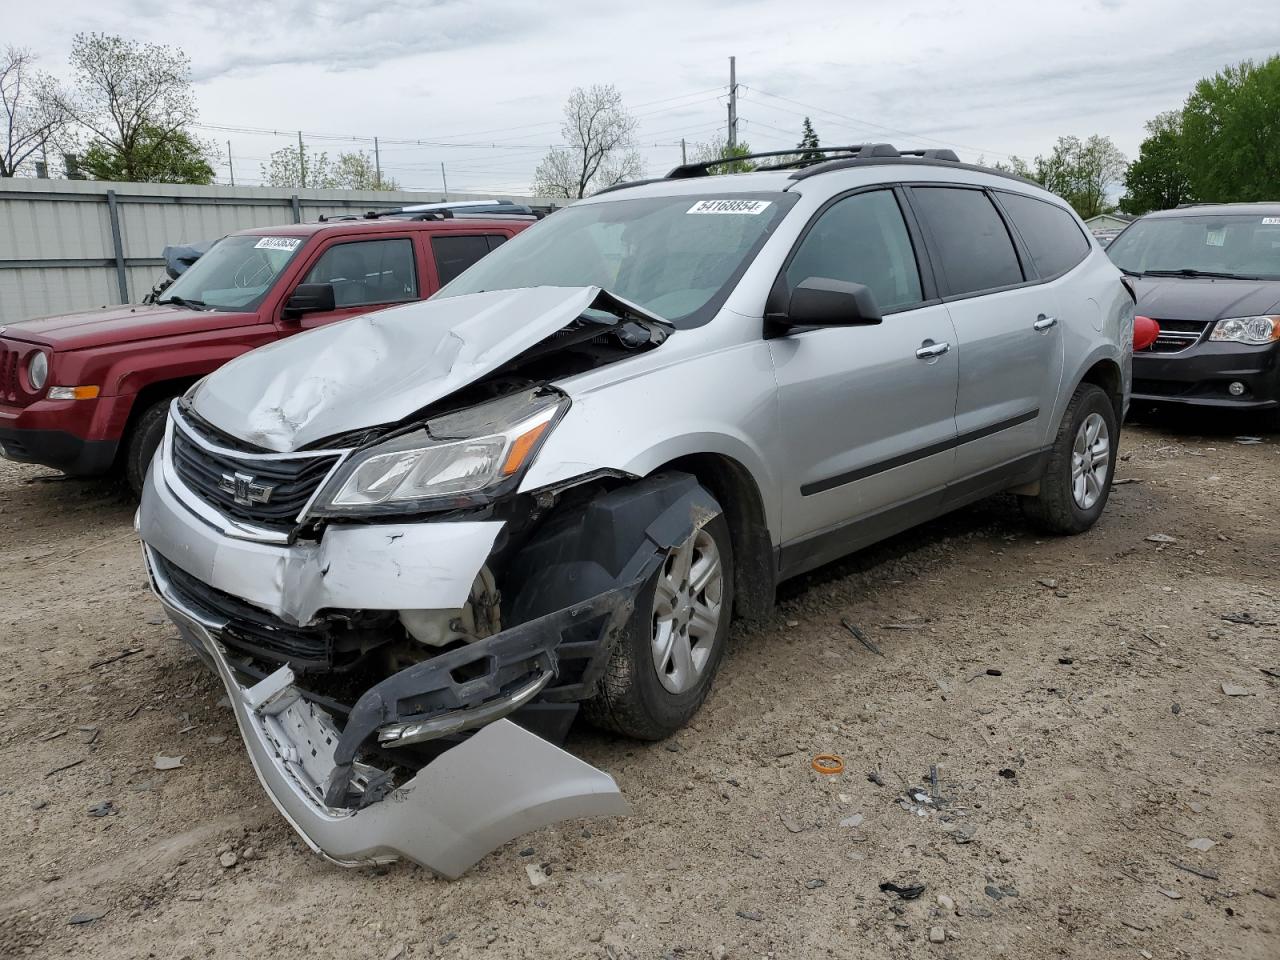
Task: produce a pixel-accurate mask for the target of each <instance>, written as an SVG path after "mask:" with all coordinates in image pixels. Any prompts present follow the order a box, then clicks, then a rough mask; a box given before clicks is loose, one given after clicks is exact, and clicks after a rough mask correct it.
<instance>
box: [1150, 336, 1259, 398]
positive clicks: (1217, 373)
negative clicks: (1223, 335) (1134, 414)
mask: <svg viewBox="0 0 1280 960" xmlns="http://www.w3.org/2000/svg"><path fill="white" fill-rule="evenodd" d="M1232 383H1240V384H1243V386H1244V393H1242V394H1240V395H1239V396H1233V395H1232V394H1231V392H1230V391H1229V390H1228V387H1229V386H1230V385H1231V384H1232ZM1133 399H1134V400H1136V401H1138V402H1140V403H1162V404H1163V403H1172V404H1184V405H1188V406H1198V407H1219V408H1224V409H1234V410H1272V409H1276V408H1277V407H1280V343H1275V344H1271V345H1268V346H1248V345H1246V344H1237V343H1225V342H1205V343H1198V344H1196V345H1195V346H1192V347H1190V348H1188V349H1187V350H1183V351H1182V352H1181V353H1174V354H1159V353H1146V352H1143V351H1139V352H1138V353H1135V354H1134V355H1133Z"/></svg>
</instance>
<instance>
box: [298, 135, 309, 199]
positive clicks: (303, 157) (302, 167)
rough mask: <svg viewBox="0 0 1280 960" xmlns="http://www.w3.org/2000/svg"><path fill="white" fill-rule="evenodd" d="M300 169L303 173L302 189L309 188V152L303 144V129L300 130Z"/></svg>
mask: <svg viewBox="0 0 1280 960" xmlns="http://www.w3.org/2000/svg"><path fill="white" fill-rule="evenodd" d="M298 169H299V170H300V171H301V174H302V189H303V190H305V189H307V154H306V147H304V146H303V145H302V131H301V130H299V131H298Z"/></svg>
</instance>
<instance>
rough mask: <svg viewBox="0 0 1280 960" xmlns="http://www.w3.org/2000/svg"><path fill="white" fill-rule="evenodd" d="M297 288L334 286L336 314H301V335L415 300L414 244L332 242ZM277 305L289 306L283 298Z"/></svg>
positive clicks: (400, 240) (394, 239)
mask: <svg viewBox="0 0 1280 960" xmlns="http://www.w3.org/2000/svg"><path fill="white" fill-rule="evenodd" d="M298 283H328V284H332V285H333V298H334V302H335V303H336V305H337V309H335V310H332V311H323V312H316V313H307V314H303V315H302V316H301V317H300V318H299V326H300V327H301V328H302V329H304V330H309V329H311V328H313V327H319V326H323V325H325V324H327V323H335V322H337V321H338V320H345V319H347V318H348V317H354V316H356V315H358V314H361V313H368V312H369V311H370V310H380V309H382V308H383V307H392V306H395V305H396V304H398V303H408V302H409V301H411V300H418V299H420V295H419V290H420V289H421V283H420V280H419V277H418V264H417V257H416V255H415V249H414V243H413V238H412V237H411V236H409V235H407V234H406V235H405V236H394V235H393V236H389V237H388V236H383V235H381V234H379V235H378V236H377V237H376V238H374V239H352V238H335V239H334V240H332V241H330V242H329V243H328V244H327V245H326V246H325V247H324V248H323V249H322V250H321V251H320V254H319V256H317V257H316V259H315V261H314V262H313V263H312V264H311V265H310V266H309V267H307V268H306V269H305V272H304V273H303V275H302V279H301V280H299V281H298ZM282 302H286V303H287V302H288V296H286V297H285V298H284V300H283V301H282Z"/></svg>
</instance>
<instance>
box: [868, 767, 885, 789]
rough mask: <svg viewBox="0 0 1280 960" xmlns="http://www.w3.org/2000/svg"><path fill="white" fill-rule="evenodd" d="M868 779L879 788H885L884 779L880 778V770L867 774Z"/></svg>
mask: <svg viewBox="0 0 1280 960" xmlns="http://www.w3.org/2000/svg"><path fill="white" fill-rule="evenodd" d="M867 779H868V780H870V781H871V782H872V783H874V784H875V785H876V786H877V787H883V786H884V777H882V776H880V771H879V770H871V771H868V773H867Z"/></svg>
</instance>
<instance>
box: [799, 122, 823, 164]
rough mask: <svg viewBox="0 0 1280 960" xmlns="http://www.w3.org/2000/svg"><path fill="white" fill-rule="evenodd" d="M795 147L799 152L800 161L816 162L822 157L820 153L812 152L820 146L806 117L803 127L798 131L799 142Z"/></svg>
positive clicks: (816, 135)
mask: <svg viewBox="0 0 1280 960" xmlns="http://www.w3.org/2000/svg"><path fill="white" fill-rule="evenodd" d="M796 146H797V147H798V148H799V150H800V158H801V159H802V160H816V159H819V158H820V157H821V156H822V154H820V153H813V152H812V151H814V150H816V149H817V148H818V147H820V146H822V144H821V143H819V142H818V134H817V133H816V132H814V129H813V124H812V123H811V122H810V121H809V118H808V117H805V118H804V126H803V127H802V128H801V129H800V142H799V143H798V144H796Z"/></svg>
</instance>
